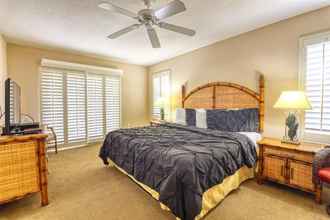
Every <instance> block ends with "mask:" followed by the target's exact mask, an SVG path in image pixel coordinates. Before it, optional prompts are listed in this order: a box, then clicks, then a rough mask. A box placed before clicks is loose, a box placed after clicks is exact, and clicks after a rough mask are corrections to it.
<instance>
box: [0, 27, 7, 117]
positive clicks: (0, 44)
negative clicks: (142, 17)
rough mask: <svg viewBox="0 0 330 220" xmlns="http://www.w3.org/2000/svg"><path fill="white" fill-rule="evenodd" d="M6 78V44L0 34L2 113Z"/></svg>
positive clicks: (0, 97) (0, 100) (0, 101)
mask: <svg viewBox="0 0 330 220" xmlns="http://www.w3.org/2000/svg"><path fill="white" fill-rule="evenodd" d="M6 76H7V43H6V41H5V40H4V38H3V36H2V35H1V34H0V91H1V92H0V106H1V109H2V111H4V102H5V100H4V80H5V78H6Z"/></svg>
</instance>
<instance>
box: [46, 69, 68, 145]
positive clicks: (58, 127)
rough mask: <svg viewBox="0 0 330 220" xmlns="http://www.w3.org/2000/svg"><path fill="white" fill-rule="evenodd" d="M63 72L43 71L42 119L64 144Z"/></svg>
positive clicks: (59, 142) (58, 140) (60, 142)
mask: <svg viewBox="0 0 330 220" xmlns="http://www.w3.org/2000/svg"><path fill="white" fill-rule="evenodd" d="M63 82H64V81H63V73H60V72H55V71H54V72H53V71H45V70H43V71H42V72H41V82H40V84H41V88H40V89H41V96H40V97H41V121H42V124H44V125H48V126H50V127H53V128H54V131H55V133H56V135H57V142H58V144H64V92H63V91H64V90H63V88H64V87H63V85H64V84H63Z"/></svg>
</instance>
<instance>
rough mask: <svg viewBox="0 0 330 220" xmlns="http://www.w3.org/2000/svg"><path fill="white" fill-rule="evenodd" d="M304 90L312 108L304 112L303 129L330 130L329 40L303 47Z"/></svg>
mask: <svg viewBox="0 0 330 220" xmlns="http://www.w3.org/2000/svg"><path fill="white" fill-rule="evenodd" d="M305 90H306V93H307V96H308V98H309V101H310V102H311V105H312V110H309V111H306V112H305V130H307V131H308V130H310V131H314V132H315V131H316V132H330V42H329V40H323V41H321V42H318V43H313V44H309V45H306V47H305Z"/></svg>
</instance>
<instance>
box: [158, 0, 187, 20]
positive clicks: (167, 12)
mask: <svg viewBox="0 0 330 220" xmlns="http://www.w3.org/2000/svg"><path fill="white" fill-rule="evenodd" d="M185 10H186V6H185V5H184V3H183V2H182V1H180V0H174V1H172V2H170V3H168V4H167V5H165V6H164V7H162V8H160V9H157V10H155V16H156V17H157V18H158V19H159V20H163V19H165V18H168V17H171V16H173V15H176V14H179V13H181V12H183V11H185Z"/></svg>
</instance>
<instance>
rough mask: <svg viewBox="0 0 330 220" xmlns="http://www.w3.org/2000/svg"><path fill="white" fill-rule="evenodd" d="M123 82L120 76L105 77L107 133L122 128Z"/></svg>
mask: <svg viewBox="0 0 330 220" xmlns="http://www.w3.org/2000/svg"><path fill="white" fill-rule="evenodd" d="M120 106H121V80H120V77H119V76H106V77H105V112H106V130H107V132H109V131H113V130H116V129H119V128H120V124H121V107H120Z"/></svg>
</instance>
